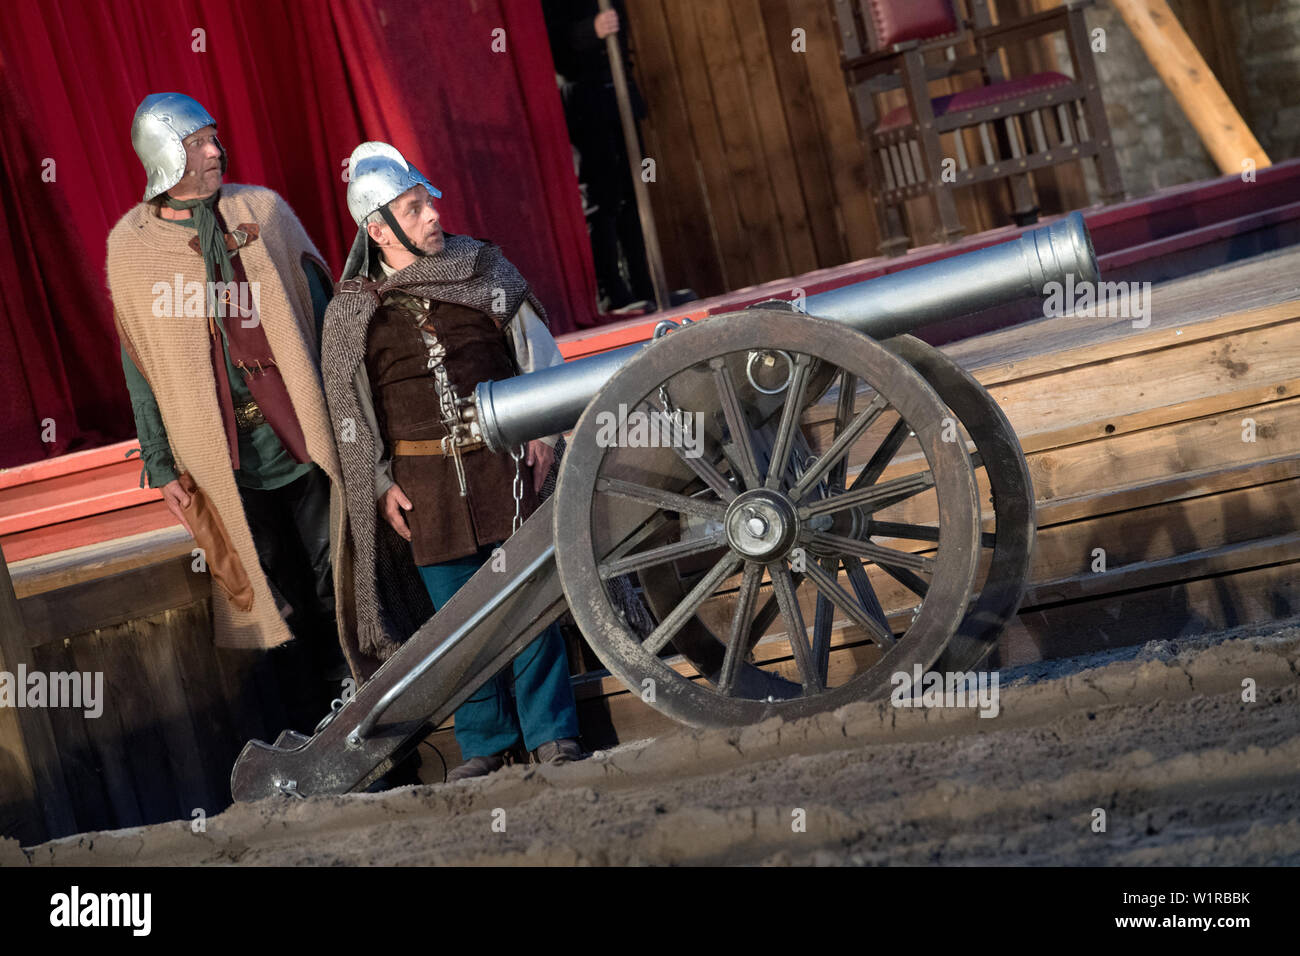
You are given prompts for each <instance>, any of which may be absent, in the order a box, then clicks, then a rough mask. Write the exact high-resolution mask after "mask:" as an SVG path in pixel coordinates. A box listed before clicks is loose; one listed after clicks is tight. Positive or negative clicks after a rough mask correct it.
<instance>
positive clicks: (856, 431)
mask: <svg viewBox="0 0 1300 956" xmlns="http://www.w3.org/2000/svg"><path fill="white" fill-rule="evenodd" d="M888 407H889V403H888V402H886V401H885V399H884V398H883V397H882V396H880V395H877V396H876V397H875V398H873V399H872V400H871V404H870V405H868V406H867V407H866V408H864V409H863V410H862V411H861V412H859V413H858V414H857V416H856V417H855V418H854V419H853V421H851V422H849V424H848V425H847V426H845V428H844V431H842V432H840V433H839V434H838V435H836V436H835V440H834V441H833V442H831V447H830V448H827V449H826V454H824V455H822V456H821V457H820V458H818V459H817V461H816V462H814V463H813V466H812V467H811V468H809V469H808V470H807V471H805V472H804V473H803V475H802V477H800V479H799V483H798V484H796V485H795V486H794V487H793V488H791V489H790V499H791V500H792V501H799V500H800V499H801V498H803V496H804V495H805V494H807V493H808V489H809V488H811V487H812V486H813V485H815V484H817V482H819V481H821V479H822V475H824V474H826V472H827V471H829V470H830V469H831V468H832V467H834V465H835V463H836V462H838V461H839V460H840V459H841V458H843V457H844V456H845V455H847V454H848V452H849V449H850V448H852V447H853V443H854V442H855V441H857V440H858V437H859V436H860V435H861V434H862V433H863V432H864V431H866V430H867V429H868V428H870V427H871V423H872V422H874V421H875V420H876V419H877V418H879V417H880V413H881V412H883V411H884V410H885V409H886V408H888Z"/></svg>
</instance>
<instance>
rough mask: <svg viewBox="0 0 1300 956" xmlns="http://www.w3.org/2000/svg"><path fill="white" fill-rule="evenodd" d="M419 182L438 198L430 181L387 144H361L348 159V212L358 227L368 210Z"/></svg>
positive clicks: (440, 196) (380, 205) (384, 204)
mask: <svg viewBox="0 0 1300 956" xmlns="http://www.w3.org/2000/svg"><path fill="white" fill-rule="evenodd" d="M419 185H422V186H424V188H425V189H427V190H429V192H430V193H432V194H433V198H435V199H441V198H442V193H441V192H439V191H438V190H437V189H435V188H434V185H433V183H431V182H429V180H427V179H425V178H424V175H423V174H422V173H421V172H420V171H419V170H418V169H416V168H415V167H414V166H412V165H411V164H410V163H408V162H407V161H406V157H404V156H403V155H402V154H401V153H399V152H398V151H397V150H396V149H395V148H394V147H392V146H390V145H388V143H362V144H361V145H360V146H358V147H357V148H356V149H354V150H353V151H352V158H351V159H350V160H349V161H348V212H350V213H352V219H353V221H354V222H355V223H356V224H357V225H358V226H360V225H361V224H362V223H363V222H364V221H365V219H366V217H367V216H369V215H370V214H371V213H372V212H375V211H376V210H377V209H379V208H380V207H382V206H387V205H388V204H389V203H390V202H392V201H393V200H394V199H396V198H397V197H398V196H400V195H402V193H404V192H406V191H407V190H408V189H410V188H412V187H413V186H419Z"/></svg>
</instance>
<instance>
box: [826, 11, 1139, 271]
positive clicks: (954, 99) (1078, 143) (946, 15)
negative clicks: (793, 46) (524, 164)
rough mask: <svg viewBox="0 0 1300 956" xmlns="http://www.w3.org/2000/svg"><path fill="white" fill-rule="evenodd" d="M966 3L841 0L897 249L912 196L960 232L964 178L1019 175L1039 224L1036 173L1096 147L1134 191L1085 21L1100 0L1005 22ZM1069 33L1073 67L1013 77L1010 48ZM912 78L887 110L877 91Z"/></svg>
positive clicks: (941, 231) (884, 236)
mask: <svg viewBox="0 0 1300 956" xmlns="http://www.w3.org/2000/svg"><path fill="white" fill-rule="evenodd" d="M965 2H966V4H967V5H968V6H967V12H966V15H965V16H963V15H962V14H961V13H960V12H959V11H958V10H956V9H955V8H954V6H953V0H831V3H832V6H833V8H834V12H835V17H836V20H837V22H838V25H839V34H840V42H841V59H840V64H841V67H842V68H843V70H844V75H845V79H846V81H847V83H848V86H849V92H850V94H851V98H852V100H853V104H854V109H855V112H856V113H857V118H858V123H859V127H860V130H861V133H862V137H863V142H864V145H865V146H866V150H867V155H868V162H869V163H870V169H871V188H872V192H873V193H874V197H873V198H874V200H875V207H876V217H877V220H878V222H879V225H880V235H881V251H882V252H883V253H884V254H885V255H897V254H899V253H901V252H903V251H905V250H906V248H907V245H908V237H907V233H906V230H905V226H904V219H903V205H904V203H905V202H906V201H907V200H909V199H914V198H917V197H921V196H929V197H930V201H931V202H932V203H933V205H934V209H935V213H936V218H937V220H938V223H939V225H938V227H937V229H936V234H935V239H936V240H937V241H939V242H951V241H953V240H954V239H956V238H957V237H958V236H960V235H961V234H962V232H963V229H962V225H961V222H960V221H959V220H958V218H957V206H956V203H955V201H954V198H953V190H954V188H955V187H957V186H968V185H972V184H974V183H979V182H990V181H993V180H1007V181H1008V184H1009V186H1010V189H1011V198H1012V208H1013V210H1014V213H1013V215H1014V219H1015V221H1016V223H1017V224H1019V225H1027V224H1030V223H1033V222H1036V221H1037V219H1038V207H1037V205H1036V202H1035V199H1034V192H1033V188H1032V186H1031V185H1030V181H1029V175H1028V173H1029V172H1030V171H1031V170H1034V169H1042V168H1045V167H1048V166H1056V165H1059V164H1062V163H1070V162H1075V161H1077V160H1082V159H1086V158H1088V157H1092V158H1093V159H1094V160H1095V161H1096V163H1097V173H1098V179H1099V181H1100V185H1101V193H1102V200H1103V201H1104V202H1107V203H1111V202H1117V201H1119V200H1120V199H1122V198H1123V197H1124V187H1123V183H1122V182H1121V180H1120V173H1119V164H1118V163H1117V162H1116V160H1115V149H1114V146H1113V144H1112V142H1111V136H1110V127H1109V125H1108V124H1107V122H1106V111H1105V106H1104V104H1103V103H1102V99H1101V90H1100V88H1099V86H1098V83H1097V71H1096V67H1095V65H1094V63H1093V61H1092V50H1091V47H1090V44H1089V37H1088V29H1087V25H1086V24H1085V22H1084V19H1083V7H1085V6H1087V5H1088V4H1089V3H1091V2H1092V0H1066V2H1065V3H1063V4H1062V5H1061V6H1060V7H1057V8H1055V9H1052V10H1047V11H1044V12H1042V13H1036V14H1033V15H1031V16H1027V17H1023V18H1018V19H1014V20H1008V21H1004V22H1001V23H998V24H997V25H994V24H993V22H992V17H991V16H990V14H989V9H988V0H965ZM1057 32H1064V34H1065V37H1066V42H1067V46H1068V47H1069V50H1070V60H1071V65H1072V68H1073V76H1067V75H1065V74H1064V73H1057V72H1044V73H1034V74H1032V75H1028V76H1019V77H1014V78H1008V77H1007V76H1005V74H1004V71H1003V69H1002V61H1001V57H1000V55H999V50H1000V49H1001V48H1003V47H1007V46H1011V45H1013V44H1016V43H1023V42H1025V41H1026V40H1030V39H1032V38H1035V37H1039V36H1043V35H1045V34H1051V33H1057ZM927 55H928V56H927ZM974 72H978V73H980V74H981V76H982V83H981V85H979V86H977V87H973V88H971V89H966V90H962V91H960V92H958V93H953V94H949V95H946V96H937V97H933V98H932V97H931V96H930V93H929V85H930V83H931V82H933V81H935V80H939V79H945V78H949V77H958V76H960V75H961V74H969V73H974ZM900 88H901V89H902V90H904V91H905V92H906V94H907V105H905V106H900V107H898V108H897V109H893V110H890V111H888V112H887V113H885V115H883V116H879V115H878V113H877V110H876V100H875V98H876V96H877V95H879V94H881V93H886V92H888V91H890V90H896V89H900ZM967 131H971V132H972V133H973V134H977V135H978V147H979V150H978V151H979V153H980V154H982V155H977V156H976V157H975V161H974V162H972V159H971V157H970V156H968V155H967V141H966V132H967Z"/></svg>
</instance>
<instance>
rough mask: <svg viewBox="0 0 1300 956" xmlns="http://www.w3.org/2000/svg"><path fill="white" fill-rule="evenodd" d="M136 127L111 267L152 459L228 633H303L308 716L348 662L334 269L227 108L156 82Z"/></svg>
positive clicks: (300, 698)
mask: <svg viewBox="0 0 1300 956" xmlns="http://www.w3.org/2000/svg"><path fill="white" fill-rule="evenodd" d="M131 141H132V144H133V145H134V147H135V151H136V154H137V155H138V156H139V157H140V162H141V163H142V164H143V166H144V169H145V189H144V201H143V202H141V203H139V204H138V205H136V206H135V207H134V208H132V209H131V210H130V211H129V212H127V213H126V215H125V216H123V217H122V219H121V220H120V221H119V222H118V223H117V225H116V226H114V227H113V230H112V232H111V233H110V234H109V237H108V282H109V289H110V292H111V294H112V298H113V306H114V313H115V321H116V325H117V330H118V334H119V337H120V339H121V345H122V367H123V370H124V373H125V375H126V382H127V388H128V390H129V391H130V394H131V406H132V410H133V412H134V414H135V420H136V430H137V434H138V436H139V439H140V451H141V457H142V458H143V461H144V467H145V471H146V472H147V473H148V476H149V481H150V483H151V484H152V485H153V487H155V488H159V489H160V490H161V492H162V496H163V501H164V502H165V503H166V505H167V508H168V509H169V510H170V511H171V513H172V514H173V515H175V517H176V519H177V520H178V521H179V522H180V523H181V524H182V525H183V526H184V527H185V529H186V530H187V531H189V532H190V533H191V534H193V535H194V537H195V539H196V542H197V543H198V545H199V547H200V548H201V549H202V553H203V557H204V561H205V563H206V566H207V568H208V569H209V570H210V571H211V573H212V577H213V580H214V582H215V584H216V587H214V588H213V598H212V603H213V631H214V638H215V641H216V644H217V645H218V646H220V647H230V648H258V649H266V648H272V647H277V646H279V645H287V647H285V648H284V649H283V650H277V651H276V652H275V654H274V655H272V658H273V660H274V662H275V663H276V664H277V665H278V669H279V670H280V672H281V680H282V682H283V683H284V684H285V685H287V686H286V691H287V693H288V694H289V699H288V700H287V701H286V703H287V705H288V708H287V709H288V711H289V714H288V716H289V718H290V720H291V722H292V723H293V725H294V726H295V728H296V729H298V730H303V731H308V730H311V728H312V726H314V724H315V723H316V721H318V720H319V718H320V716H321V715H323V714H324V713H326V712H327V711H328V708H329V701H330V698H331V697H332V696H333V695H334V694H335V693H337V691H338V688H339V681H340V680H341V679H342V678H343V677H345V676H347V673H348V669H347V666H346V664H345V662H344V648H343V647H342V646H341V643H340V642H341V632H340V628H339V626H338V620H337V618H338V614H337V613H336V611H337V608H336V600H335V594H336V592H335V582H334V581H333V574H332V568H331V554H332V553H333V550H334V549H333V546H332V545H333V543H334V542H332V540H331V532H333V533H334V540H335V541H337V537H338V534H339V533H340V532H341V529H342V526H343V523H342V518H341V517H340V518H338V519H337V521H336V523H335V525H334V526H333V527H332V526H331V520H330V518H331V516H330V495H331V489H332V488H334V487H336V486H338V484H339V482H340V476H339V470H338V458H337V455H336V453H335V450H334V441H333V434H332V431H331V429H330V427H329V416H328V410H327V407H326V404H325V398H324V394H323V390H322V388H321V381H320V371H319V351H318V346H317V342H318V329H319V324H320V322H321V320H322V319H323V316H324V311H325V306H326V304H327V303H328V300H329V292H330V285H331V283H330V280H329V270H328V268H327V267H326V266H325V263H324V262H323V261H322V259H321V256H320V253H319V252H317V250H316V247H315V246H314V245H313V244H312V242H311V240H310V239H309V238H308V237H307V234H306V232H304V230H303V228H302V225H301V223H299V221H298V219H297V217H296V216H295V215H294V213H293V210H292V209H290V208H289V206H288V204H287V203H286V202H285V201H284V200H283V199H282V198H280V196H278V195H276V194H275V193H274V192H272V191H271V190H269V189H264V188H262V187H259V186H242V185H236V184H233V183H224V182H223V176H224V173H225V171H226V150H225V148H224V147H223V146H222V144H221V141H220V140H219V139H218V137H217V122H216V120H214V119H213V118H212V116H211V115H210V114H209V113H208V112H207V110H205V109H204V108H203V107H202V106H200V105H199V104H198V103H197V102H195V101H194V100H193V99H191V98H190V97H188V96H185V95H183V94H180V93H156V94H153V95H150V96H147V97H145V99H144V101H143V102H142V103H141V104H140V106H139V108H138V109H137V110H136V113H135V119H134V121H133V123H132V125H131ZM350 592H351V588H350V587H340V588H339V593H340V594H346V595H348V596H349V597H350ZM348 657H349V658H352V659H354V660H355V658H356V652H355V648H352V649H350V650H349V653H348Z"/></svg>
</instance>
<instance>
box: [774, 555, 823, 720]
mask: <svg viewBox="0 0 1300 956" xmlns="http://www.w3.org/2000/svg"><path fill="white" fill-rule="evenodd" d="M768 573H769V574H770V575H771V577H772V593H773V594H774V595H775V596H776V600H777V603H778V604H780V606H781V617H783V618H784V619H785V630H786V636H787V637H788V638H789V639H790V650H791V651H792V652H793V653H794V659H795V663H796V664H798V665H799V679H800V682H801V683H802V684H803V691H804V693H805V694H818V693H821V691H822V690H823V689H824V688H825V686H826V683H825V679H824V678H823V677H822V675H820V674H818V672H817V668H816V667H815V666H814V662H813V659H812V654H811V652H810V649H809V647H808V629H807V628H806V627H804V623H803V612H802V611H801V610H800V609H799V601H798V600H797V599H796V598H795V595H794V583H793V581H792V580H791V577H790V570H789V569H788V568H787V567H786V566H785V564H784V563H783V562H780V561H778V562H776V563H775V564H771V565H768Z"/></svg>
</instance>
